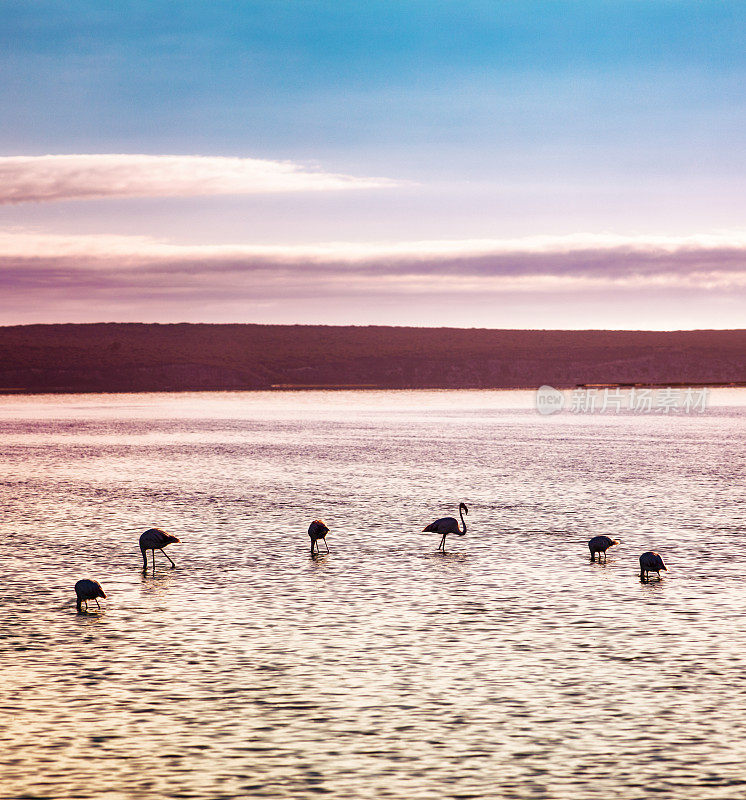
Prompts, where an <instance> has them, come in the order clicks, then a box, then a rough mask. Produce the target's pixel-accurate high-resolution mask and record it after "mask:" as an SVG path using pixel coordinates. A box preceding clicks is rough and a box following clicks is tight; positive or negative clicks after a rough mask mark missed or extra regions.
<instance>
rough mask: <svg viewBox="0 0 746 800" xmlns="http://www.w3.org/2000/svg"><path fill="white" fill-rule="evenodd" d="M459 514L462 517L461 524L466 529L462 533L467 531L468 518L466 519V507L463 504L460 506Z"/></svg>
mask: <svg viewBox="0 0 746 800" xmlns="http://www.w3.org/2000/svg"><path fill="white" fill-rule="evenodd" d="M458 514H459V516H460V517H461V525H462V527H463V529H464V530H463V531H462V533H466V520H465V519H464V509H463V508H462V507H461V506H459V507H458Z"/></svg>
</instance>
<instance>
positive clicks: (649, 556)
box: [640, 550, 668, 581]
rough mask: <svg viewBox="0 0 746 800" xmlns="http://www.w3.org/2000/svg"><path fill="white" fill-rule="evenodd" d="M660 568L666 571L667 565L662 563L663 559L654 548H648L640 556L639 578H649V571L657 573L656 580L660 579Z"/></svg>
mask: <svg viewBox="0 0 746 800" xmlns="http://www.w3.org/2000/svg"><path fill="white" fill-rule="evenodd" d="M661 570H665V571H666V572H668V567H667V566H666V565H665V564H664V563H663V559H662V558H661V557H660V555H659V554H658V553H656V552H655V551H654V550H648V552H647V553H643V554H642V555H641V556H640V580H641V581H645V580H646V578H647V579H649V578H650V573H651V572H657V573H658V580H660V579H661Z"/></svg>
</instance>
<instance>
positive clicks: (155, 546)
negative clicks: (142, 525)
mask: <svg viewBox="0 0 746 800" xmlns="http://www.w3.org/2000/svg"><path fill="white" fill-rule="evenodd" d="M180 541H181V540H180V539H177V538H176V537H175V536H171V534H170V533H166V531H162V530H161V529H160V528H148V530H146V531H145V533H143V534H142V536H141V537H140V552H141V553H142V571H143V572H146V571H147V569H148V550H152V551H153V572H155V551H156V550H160V551H161V552H162V553H163V548H164V547H165V546H166V545H169V544H173V543H174V542H180ZM163 555H164V556H166V558H168V560H169V561H171V559H170V558H169V556H168V555H167V554H166V553H163ZM171 566H172V567H175V566H176V564H174V562H173V561H171Z"/></svg>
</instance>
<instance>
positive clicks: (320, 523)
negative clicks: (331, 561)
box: [308, 519, 329, 555]
mask: <svg viewBox="0 0 746 800" xmlns="http://www.w3.org/2000/svg"><path fill="white" fill-rule="evenodd" d="M327 533H329V528H327V527H326V525H324V520H322V519H315V520H314V521H313V522H312V523H311V524H310V525H309V526H308V535H309V536H310V537H311V555H313V548H314V546H315V547H316V552H317V553H318V552H320V551H319V539H323V540H324V547H326V552H327V553H328V552H329V545H328V544H327V543H326V534H327Z"/></svg>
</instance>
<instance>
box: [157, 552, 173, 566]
mask: <svg viewBox="0 0 746 800" xmlns="http://www.w3.org/2000/svg"><path fill="white" fill-rule="evenodd" d="M153 553H154V554H155V550H153ZM161 553H163V555H164V556H166V558H167V559H168V560H169V561H171V556H170V555H169V554H168V553H167V552H166V551H165V550H161ZM171 566H172V567H175V566H176V564H174V562H173V561H171Z"/></svg>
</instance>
